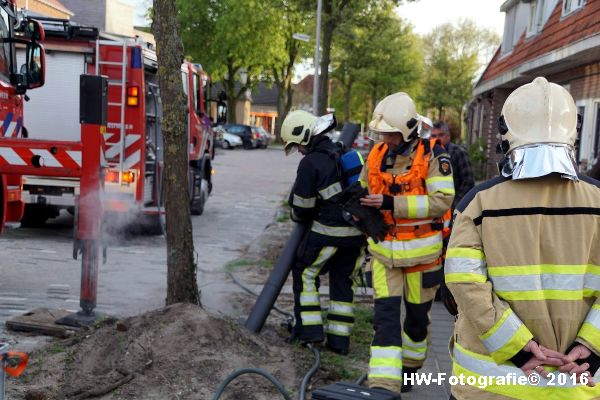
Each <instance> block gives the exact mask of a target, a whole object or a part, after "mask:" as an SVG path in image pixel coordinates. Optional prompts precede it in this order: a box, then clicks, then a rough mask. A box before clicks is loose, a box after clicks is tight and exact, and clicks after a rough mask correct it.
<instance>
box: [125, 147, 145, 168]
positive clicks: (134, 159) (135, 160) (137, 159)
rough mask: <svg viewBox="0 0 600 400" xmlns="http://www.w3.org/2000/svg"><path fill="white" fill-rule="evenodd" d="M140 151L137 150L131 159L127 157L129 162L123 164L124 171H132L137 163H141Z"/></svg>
mask: <svg viewBox="0 0 600 400" xmlns="http://www.w3.org/2000/svg"><path fill="white" fill-rule="evenodd" d="M140 154H141V152H140V150H136V151H135V153H133V154H132V155H130V156H129V157H127V160H125V162H123V169H124V170H126V169H131V168H133V167H134V166H135V165H136V164H137V163H139V162H140Z"/></svg>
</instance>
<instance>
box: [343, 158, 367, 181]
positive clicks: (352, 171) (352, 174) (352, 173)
mask: <svg viewBox="0 0 600 400" xmlns="http://www.w3.org/2000/svg"><path fill="white" fill-rule="evenodd" d="M364 163H365V162H364V161H363V158H362V156H361V155H360V153H359V152H358V151H356V150H349V151H347V152H345V153H344V154H342V156H341V157H340V164H341V165H342V171H344V176H345V177H346V183H347V185H348V186H350V185H352V184H353V183H354V182H356V181H358V177H359V175H360V171H362V168H363V165H364Z"/></svg>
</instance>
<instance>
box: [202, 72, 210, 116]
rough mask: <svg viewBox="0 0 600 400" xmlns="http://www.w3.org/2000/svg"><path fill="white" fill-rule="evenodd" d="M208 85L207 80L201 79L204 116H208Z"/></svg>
mask: <svg viewBox="0 0 600 400" xmlns="http://www.w3.org/2000/svg"><path fill="white" fill-rule="evenodd" d="M209 99H210V83H209V82H208V78H206V77H204V78H202V100H203V101H204V113H205V114H206V115H211V114H210V101H209Z"/></svg>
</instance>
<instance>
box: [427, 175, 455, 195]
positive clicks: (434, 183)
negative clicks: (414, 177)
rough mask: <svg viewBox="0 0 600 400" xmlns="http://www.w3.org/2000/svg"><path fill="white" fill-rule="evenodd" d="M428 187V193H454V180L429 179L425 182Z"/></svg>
mask: <svg viewBox="0 0 600 400" xmlns="http://www.w3.org/2000/svg"><path fill="white" fill-rule="evenodd" d="M425 184H426V185H427V193H434V192H441V191H446V192H449V191H452V192H453V191H454V181H453V180H452V178H450V179H448V178H443V179H442V178H440V177H435V178H432V179H427V180H426V181H425Z"/></svg>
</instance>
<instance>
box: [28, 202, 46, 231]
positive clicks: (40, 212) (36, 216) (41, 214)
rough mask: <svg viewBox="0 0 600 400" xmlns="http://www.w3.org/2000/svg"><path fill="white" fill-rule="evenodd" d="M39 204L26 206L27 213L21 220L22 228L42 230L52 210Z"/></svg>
mask: <svg viewBox="0 0 600 400" xmlns="http://www.w3.org/2000/svg"><path fill="white" fill-rule="evenodd" d="M47 208H48V207H46V206H41V205H38V204H25V213H24V214H23V218H21V228H41V227H42V226H44V225H45V224H46V221H47V220H48V218H50V216H51V215H50V210H48V209H47Z"/></svg>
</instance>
